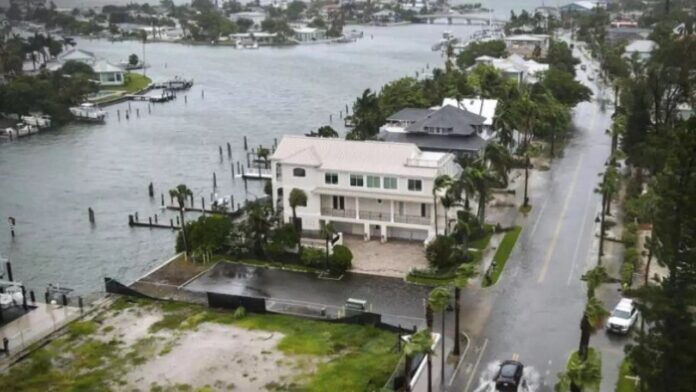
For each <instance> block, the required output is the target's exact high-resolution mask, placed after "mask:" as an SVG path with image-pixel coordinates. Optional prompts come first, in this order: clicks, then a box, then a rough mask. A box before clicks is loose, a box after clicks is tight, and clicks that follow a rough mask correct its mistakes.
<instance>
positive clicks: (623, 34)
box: [607, 26, 652, 44]
mask: <svg viewBox="0 0 696 392" xmlns="http://www.w3.org/2000/svg"><path fill="white" fill-rule="evenodd" d="M650 33H652V29H645V28H641V27H627V26H623V27H610V28H608V29H607V39H608V40H609V42H611V43H612V44H617V43H619V42H633V41H636V40H641V39H646V38H648V36H649V35H650Z"/></svg>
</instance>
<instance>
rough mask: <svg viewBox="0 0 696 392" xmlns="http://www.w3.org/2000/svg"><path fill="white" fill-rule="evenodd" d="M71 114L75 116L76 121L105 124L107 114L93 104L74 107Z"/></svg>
mask: <svg viewBox="0 0 696 392" xmlns="http://www.w3.org/2000/svg"><path fill="white" fill-rule="evenodd" d="M70 113H72V115H73V116H75V119H77V120H80V121H87V122H98V123H103V122H104V120H105V119H106V112H105V111H103V110H101V109H100V108H99V106H97V105H95V104H93V103H83V104H82V105H80V106H73V107H71V108H70Z"/></svg>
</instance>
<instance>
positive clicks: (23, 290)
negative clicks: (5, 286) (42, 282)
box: [22, 286, 29, 310]
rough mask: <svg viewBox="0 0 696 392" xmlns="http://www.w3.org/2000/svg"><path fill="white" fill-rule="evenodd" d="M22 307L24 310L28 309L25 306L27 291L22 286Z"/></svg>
mask: <svg viewBox="0 0 696 392" xmlns="http://www.w3.org/2000/svg"><path fill="white" fill-rule="evenodd" d="M22 307H23V308H24V310H27V309H29V306H27V289H25V288H24V286H22Z"/></svg>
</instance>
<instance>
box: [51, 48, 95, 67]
mask: <svg viewBox="0 0 696 392" xmlns="http://www.w3.org/2000/svg"><path fill="white" fill-rule="evenodd" d="M58 61H59V62H60V63H61V64H65V63H66V62H68V61H78V62H80V63H85V64H88V65H91V66H94V63H96V62H97V57H96V56H95V55H94V53H92V52H88V51H86V50H83V49H75V48H73V49H70V50H68V51H67V52H63V53H62V54H60V55H59V56H58Z"/></svg>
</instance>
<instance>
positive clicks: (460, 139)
mask: <svg viewBox="0 0 696 392" xmlns="http://www.w3.org/2000/svg"><path fill="white" fill-rule="evenodd" d="M379 137H380V138H381V139H383V140H384V141H388V142H397V143H413V144H415V145H417V146H418V148H420V149H421V150H423V151H438V152H451V153H461V152H469V153H471V152H478V151H480V150H481V149H483V148H484V147H485V146H486V144H487V141H486V140H484V139H482V138H481V137H480V136H478V135H475V134H474V135H469V136H463V135H432V134H427V133H403V132H382V133H380V134H379Z"/></svg>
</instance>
